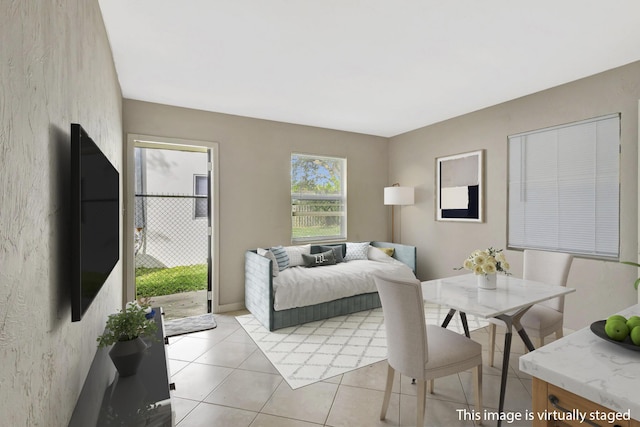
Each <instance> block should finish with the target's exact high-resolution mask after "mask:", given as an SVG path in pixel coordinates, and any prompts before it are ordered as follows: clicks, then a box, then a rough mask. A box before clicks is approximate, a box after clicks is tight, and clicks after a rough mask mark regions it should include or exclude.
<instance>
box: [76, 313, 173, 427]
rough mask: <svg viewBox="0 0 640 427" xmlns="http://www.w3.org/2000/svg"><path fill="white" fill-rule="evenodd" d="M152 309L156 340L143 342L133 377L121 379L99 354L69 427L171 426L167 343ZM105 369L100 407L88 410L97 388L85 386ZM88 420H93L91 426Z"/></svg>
mask: <svg viewBox="0 0 640 427" xmlns="http://www.w3.org/2000/svg"><path fill="white" fill-rule="evenodd" d="M154 310H155V312H156V315H155V317H154V319H155V321H156V324H157V325H158V329H157V332H156V337H155V339H154V340H150V339H145V342H146V343H147V345H148V346H149V348H147V350H146V354H145V357H144V359H143V360H142V363H141V364H140V367H139V368H138V372H137V373H136V374H135V375H132V376H129V377H122V378H121V377H120V376H119V375H118V373H117V372H116V370H115V368H113V364H112V362H111V360H110V359H109V357H108V356H107V357H104V353H101V352H99V354H97V355H96V359H95V360H94V363H93V365H92V367H91V371H90V372H89V375H88V376H87V380H86V382H85V387H84V388H83V390H82V393H81V396H80V399H78V404H77V406H76V409H75V411H74V414H73V418H72V419H71V423H70V424H69V426H76V425H82V426H87V425H96V426H100V427H102V426H127V427H133V426H159V427H171V426H173V425H174V414H173V410H172V408H171V395H170V389H173V384H170V378H171V376H170V373H169V365H168V359H167V354H166V343H167V341H166V339H165V337H164V325H163V320H162V315H161V312H162V309H161V308H159V307H155V308H154ZM99 356H100V357H99ZM98 359H100V360H98ZM94 365H96V366H94ZM105 370H108V372H107V374H106V375H108V377H107V378H109V379H110V381H108V386H107V387H106V390H105V389H104V387H105V386H104V382H103V383H102V384H103V385H102V392H103V393H102V396H100V397H101V398H102V405H101V406H100V408H96V407H93V408H92V406H94V404H93V402H95V401H96V400H97V399H96V398H98V394H99V393H100V391H99V390H100V388H99V386H94V387H93V388H94V390H93V391H92V390H91V387H90V386H88V385H87V383H91V382H92V381H95V382H97V381H99V379H95V380H94V379H92V375H93V376H95V377H101V376H104V375H105ZM83 395H85V396H83ZM91 395H93V397H91ZM98 399H99V398H98ZM92 401H93V402H92ZM98 402H99V400H98ZM95 406H97V405H95ZM96 412H97V413H96ZM90 420H96V422H95V424H94V423H93V422H90Z"/></svg>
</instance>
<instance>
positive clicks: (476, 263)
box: [456, 247, 510, 289]
mask: <svg viewBox="0 0 640 427" xmlns="http://www.w3.org/2000/svg"><path fill="white" fill-rule="evenodd" d="M463 268H464V269H465V270H471V271H472V272H473V274H475V275H476V276H478V287H479V288H482V289H496V286H497V285H496V273H498V272H500V273H504V274H506V275H509V274H510V273H509V271H508V270H509V263H508V262H507V259H506V258H505V256H504V253H502V249H494V248H492V247H490V248H487V249H485V250H480V249H477V250H475V251H473V252H472V253H471V255H469V256H468V257H467V259H465V260H464V263H463V264H462V267H460V268H456V270H461V269H463Z"/></svg>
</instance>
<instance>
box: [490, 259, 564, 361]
mask: <svg viewBox="0 0 640 427" xmlns="http://www.w3.org/2000/svg"><path fill="white" fill-rule="evenodd" d="M572 261H573V256H572V255H569V254H566V253H562V252H546V251H537V250H531V249H526V250H525V251H524V264H523V275H522V277H523V278H524V279H527V280H535V281H537V282H542V283H547V284H550V285H558V286H566V285H567V278H568V277H569V270H570V269H571V262H572ZM563 322H564V296H561V297H558V298H554V299H551V300H548V301H544V302H541V303H538V304H535V305H534V306H533V307H531V308H530V309H529V310H528V311H527V312H526V313H525V314H524V315H523V316H522V318H521V319H520V324H521V325H522V327H523V328H524V329H525V331H527V335H529V337H531V338H537V347H542V346H543V345H544V338H545V337H547V336H549V335H551V334H553V333H555V335H556V339H558V338H562V335H563V333H562V327H563ZM496 325H501V326H504V322H502V321H501V320H499V319H495V318H492V319H489V366H493V360H494V352H495V344H496Z"/></svg>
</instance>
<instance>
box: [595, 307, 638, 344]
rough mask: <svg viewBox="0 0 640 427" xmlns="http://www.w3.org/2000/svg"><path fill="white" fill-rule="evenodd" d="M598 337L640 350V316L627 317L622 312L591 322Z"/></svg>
mask: <svg viewBox="0 0 640 427" xmlns="http://www.w3.org/2000/svg"><path fill="white" fill-rule="evenodd" d="M591 331H592V332H593V333H594V334H596V335H597V336H598V337H600V338H602V339H603V340H605V341H609V342H611V343H613V344H617V345H619V346H622V347H624V348H626V349H629V350H633V351H640V316H630V317H629V318H626V317H624V316H622V315H620V314H614V315H612V316H609V317H608V318H607V319H606V320H598V321H597V322H593V323H592V324H591Z"/></svg>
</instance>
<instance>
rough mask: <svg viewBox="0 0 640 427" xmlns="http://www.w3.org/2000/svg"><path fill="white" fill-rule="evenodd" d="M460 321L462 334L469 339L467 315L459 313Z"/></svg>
mask: <svg viewBox="0 0 640 427" xmlns="http://www.w3.org/2000/svg"><path fill="white" fill-rule="evenodd" d="M460 320H462V327H463V328H464V334H465V336H466V337H467V338H471V334H470V333H469V324H468V323H467V313H463V312H462V311H461V312H460Z"/></svg>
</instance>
